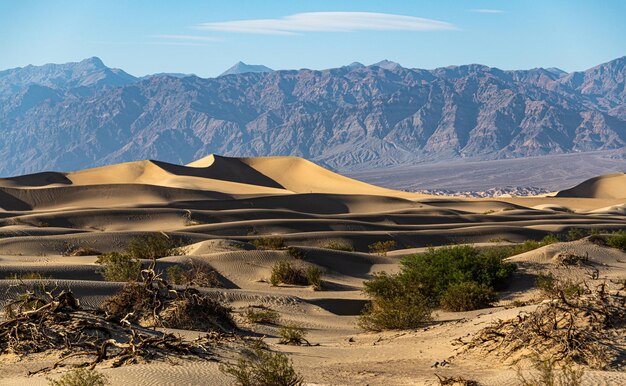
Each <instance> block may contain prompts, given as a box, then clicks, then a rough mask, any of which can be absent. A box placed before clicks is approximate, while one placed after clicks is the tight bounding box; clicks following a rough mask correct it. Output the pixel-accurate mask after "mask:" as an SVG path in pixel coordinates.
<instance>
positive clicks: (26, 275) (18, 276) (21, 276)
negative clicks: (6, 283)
mask: <svg viewBox="0 0 626 386" xmlns="http://www.w3.org/2000/svg"><path fill="white" fill-rule="evenodd" d="M9 279H12V280H43V279H49V277H47V276H44V275H42V274H41V273H39V272H22V273H13V274H11V275H9Z"/></svg>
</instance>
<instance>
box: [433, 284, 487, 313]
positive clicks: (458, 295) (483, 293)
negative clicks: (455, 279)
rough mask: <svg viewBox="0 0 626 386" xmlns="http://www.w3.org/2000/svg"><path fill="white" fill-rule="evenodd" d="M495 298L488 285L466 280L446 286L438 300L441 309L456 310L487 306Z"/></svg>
mask: <svg viewBox="0 0 626 386" xmlns="http://www.w3.org/2000/svg"><path fill="white" fill-rule="evenodd" d="M496 299H497V297H496V295H495V293H494V292H493V290H492V289H491V288H489V287H488V286H486V285H484V284H478V283H475V282H471V281H468V282H463V283H455V284H451V285H450V286H448V288H447V289H446V290H445V291H444V293H443V294H442V295H441V298H440V299H439V302H440V303H441V307H442V308H443V309H445V310H448V311H456V312H458V311H470V310H477V309H480V308H486V307H489V306H490V305H491V303H493V302H494V301H496Z"/></svg>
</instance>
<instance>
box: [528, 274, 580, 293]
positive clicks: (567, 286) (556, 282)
mask: <svg viewBox="0 0 626 386" xmlns="http://www.w3.org/2000/svg"><path fill="white" fill-rule="evenodd" d="M535 285H536V286H537V288H539V289H540V290H541V292H543V294H544V295H545V296H546V297H548V298H550V299H552V298H556V297H558V296H559V294H560V293H563V294H564V295H565V296H568V297H572V296H580V295H582V294H583V293H584V292H585V291H586V289H585V288H584V287H583V285H582V284H581V283H575V282H573V281H571V280H563V279H558V278H556V277H554V275H552V274H540V275H538V276H537V279H536V280H535Z"/></svg>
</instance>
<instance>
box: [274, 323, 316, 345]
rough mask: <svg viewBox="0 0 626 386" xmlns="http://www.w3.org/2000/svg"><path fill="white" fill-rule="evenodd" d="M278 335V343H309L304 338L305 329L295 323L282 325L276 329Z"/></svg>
mask: <svg viewBox="0 0 626 386" xmlns="http://www.w3.org/2000/svg"><path fill="white" fill-rule="evenodd" d="M278 336H279V337H280V340H279V341H278V344H291V345H296V346H301V345H303V344H306V345H308V346H310V345H311V344H310V343H309V341H308V340H306V339H305V338H304V337H305V336H306V330H305V329H304V328H302V327H300V326H298V325H297V324H288V325H286V326H282V327H281V328H279V329H278Z"/></svg>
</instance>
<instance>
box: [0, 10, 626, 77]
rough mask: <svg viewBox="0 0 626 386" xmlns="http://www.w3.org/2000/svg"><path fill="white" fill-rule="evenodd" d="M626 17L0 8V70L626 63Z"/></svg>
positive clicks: (203, 72)
mask: <svg viewBox="0 0 626 386" xmlns="http://www.w3.org/2000/svg"><path fill="white" fill-rule="evenodd" d="M625 15H626V1H622V0H602V1H581V0H553V1H550V0H541V1H540V0H497V1H495V0H456V1H453V0H437V1H435V0H433V1H418V0H385V1H381V0H379V1H368V0H353V1H342V0H333V1H326V0H308V1H305V0H283V1H273V0H256V1H251V0H247V1H235V0H230V1H217V0H216V1H213V0H205V1H190V0H176V1H157V0H150V1H149V0H132V1H131V0H106V1H105V0H97V1H96V0H75V1H64V0H57V1H52V0H14V1H11V0H0V50H1V51H0V52H1V54H0V69H6V68H12V67H20V66H25V65H27V64H36V65H40V64H44V63H51V62H52V63H64V62H70V61H79V60H81V59H84V58H87V57H91V56H98V57H100V58H101V59H102V60H103V61H104V62H105V64H107V65H108V66H110V67H119V68H122V69H124V70H126V71H127V72H129V73H131V74H133V75H145V74H149V73H157V72H182V73H195V74H197V75H199V76H203V77H211V76H216V75H218V74H219V73H221V72H222V71H224V70H225V69H226V68H228V67H230V66H231V65H232V64H234V63H235V62H237V61H239V60H242V61H244V62H246V63H249V64H264V65H267V66H269V67H272V68H274V69H298V68H311V69H323V68H330V67H338V66H341V65H344V64H349V63H351V62H353V61H359V62H362V63H364V64H371V63H374V62H377V61H380V60H382V59H389V60H393V61H397V62H399V63H400V64H402V65H404V66H405V67H414V68H435V67H441V66H447V65H453V64H467V63H481V64H486V65H489V66H494V67H499V68H503V69H527V68H533V67H559V68H562V69H564V70H567V71H575V70H583V69H586V68H589V67H592V66H594V65H596V64H599V63H602V62H606V61H609V60H611V59H615V58H617V57H621V56H624V55H626V39H625V37H626V23H625V22H624V16H625Z"/></svg>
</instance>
